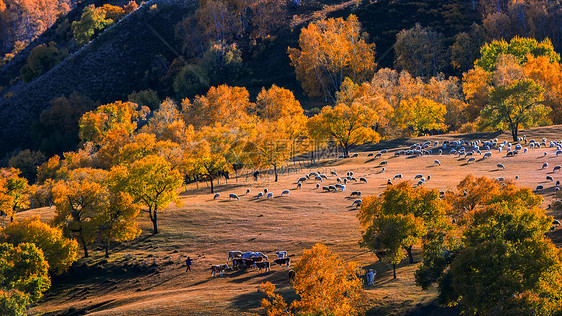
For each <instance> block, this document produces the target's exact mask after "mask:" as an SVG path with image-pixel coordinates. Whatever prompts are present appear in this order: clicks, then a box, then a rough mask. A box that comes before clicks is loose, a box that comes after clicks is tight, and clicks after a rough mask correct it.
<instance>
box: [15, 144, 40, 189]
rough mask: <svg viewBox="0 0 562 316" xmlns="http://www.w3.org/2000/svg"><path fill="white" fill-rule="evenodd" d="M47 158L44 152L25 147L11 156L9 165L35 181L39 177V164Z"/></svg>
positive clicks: (31, 180) (28, 179)
mask: <svg viewBox="0 0 562 316" xmlns="http://www.w3.org/2000/svg"><path fill="white" fill-rule="evenodd" d="M45 160H46V158H45V155H44V154H43V153H42V152H40V151H35V150H30V149H24V150H22V151H20V152H18V153H17V154H16V155H14V156H12V157H11V158H10V160H9V161H8V166H10V167H11V168H14V169H18V170H20V171H21V175H22V177H24V178H26V179H27V181H29V182H31V183H33V182H35V178H36V177H37V166H39V165H41V164H42V163H43V162H45Z"/></svg>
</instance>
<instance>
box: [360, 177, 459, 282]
mask: <svg viewBox="0 0 562 316" xmlns="http://www.w3.org/2000/svg"><path fill="white" fill-rule="evenodd" d="M445 210H446V204H445V203H444V202H443V201H442V200H441V199H440V198H439V194H438V192H437V191H436V190H428V189H424V188H422V187H416V188H413V187H412V186H411V184H410V183H409V182H402V183H400V184H398V185H396V186H390V187H388V188H387V189H386V190H385V191H384V192H383V194H382V195H381V196H378V197H376V196H369V197H367V198H365V199H364V200H363V203H362V205H361V210H360V212H359V213H358V214H357V217H358V218H359V221H360V223H361V226H363V227H364V228H366V231H365V232H364V233H363V236H362V238H363V239H362V245H363V246H364V247H367V248H369V249H371V250H372V251H374V252H375V253H377V254H378V255H379V256H381V257H382V258H384V259H387V260H389V261H390V262H391V263H392V264H393V268H394V277H395V278H396V264H398V263H400V261H401V260H402V259H404V258H405V257H406V254H407V255H408V257H409V260H410V263H413V262H414V259H413V255H412V247H413V246H414V245H415V244H417V243H419V242H420V240H421V238H423V236H424V235H425V234H426V233H427V232H428V231H442V230H447V229H448V224H447V222H446V219H445Z"/></svg>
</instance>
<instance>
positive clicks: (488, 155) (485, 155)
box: [482, 152, 492, 158]
mask: <svg viewBox="0 0 562 316" xmlns="http://www.w3.org/2000/svg"><path fill="white" fill-rule="evenodd" d="M490 157H492V153H491V152H487V153H485V154H484V156H482V158H490Z"/></svg>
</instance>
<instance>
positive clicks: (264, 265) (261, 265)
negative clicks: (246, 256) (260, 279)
mask: <svg viewBox="0 0 562 316" xmlns="http://www.w3.org/2000/svg"><path fill="white" fill-rule="evenodd" d="M255 266H256V268H258V273H262V270H263V272H268V271H271V270H270V267H269V261H261V262H256V263H255Z"/></svg>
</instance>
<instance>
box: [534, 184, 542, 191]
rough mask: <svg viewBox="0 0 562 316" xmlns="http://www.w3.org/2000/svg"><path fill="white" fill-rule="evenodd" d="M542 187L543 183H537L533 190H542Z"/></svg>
mask: <svg viewBox="0 0 562 316" xmlns="http://www.w3.org/2000/svg"><path fill="white" fill-rule="evenodd" d="M542 189H544V187H543V185H542V184H539V185H537V188H536V189H535V191H538V190H542Z"/></svg>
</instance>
